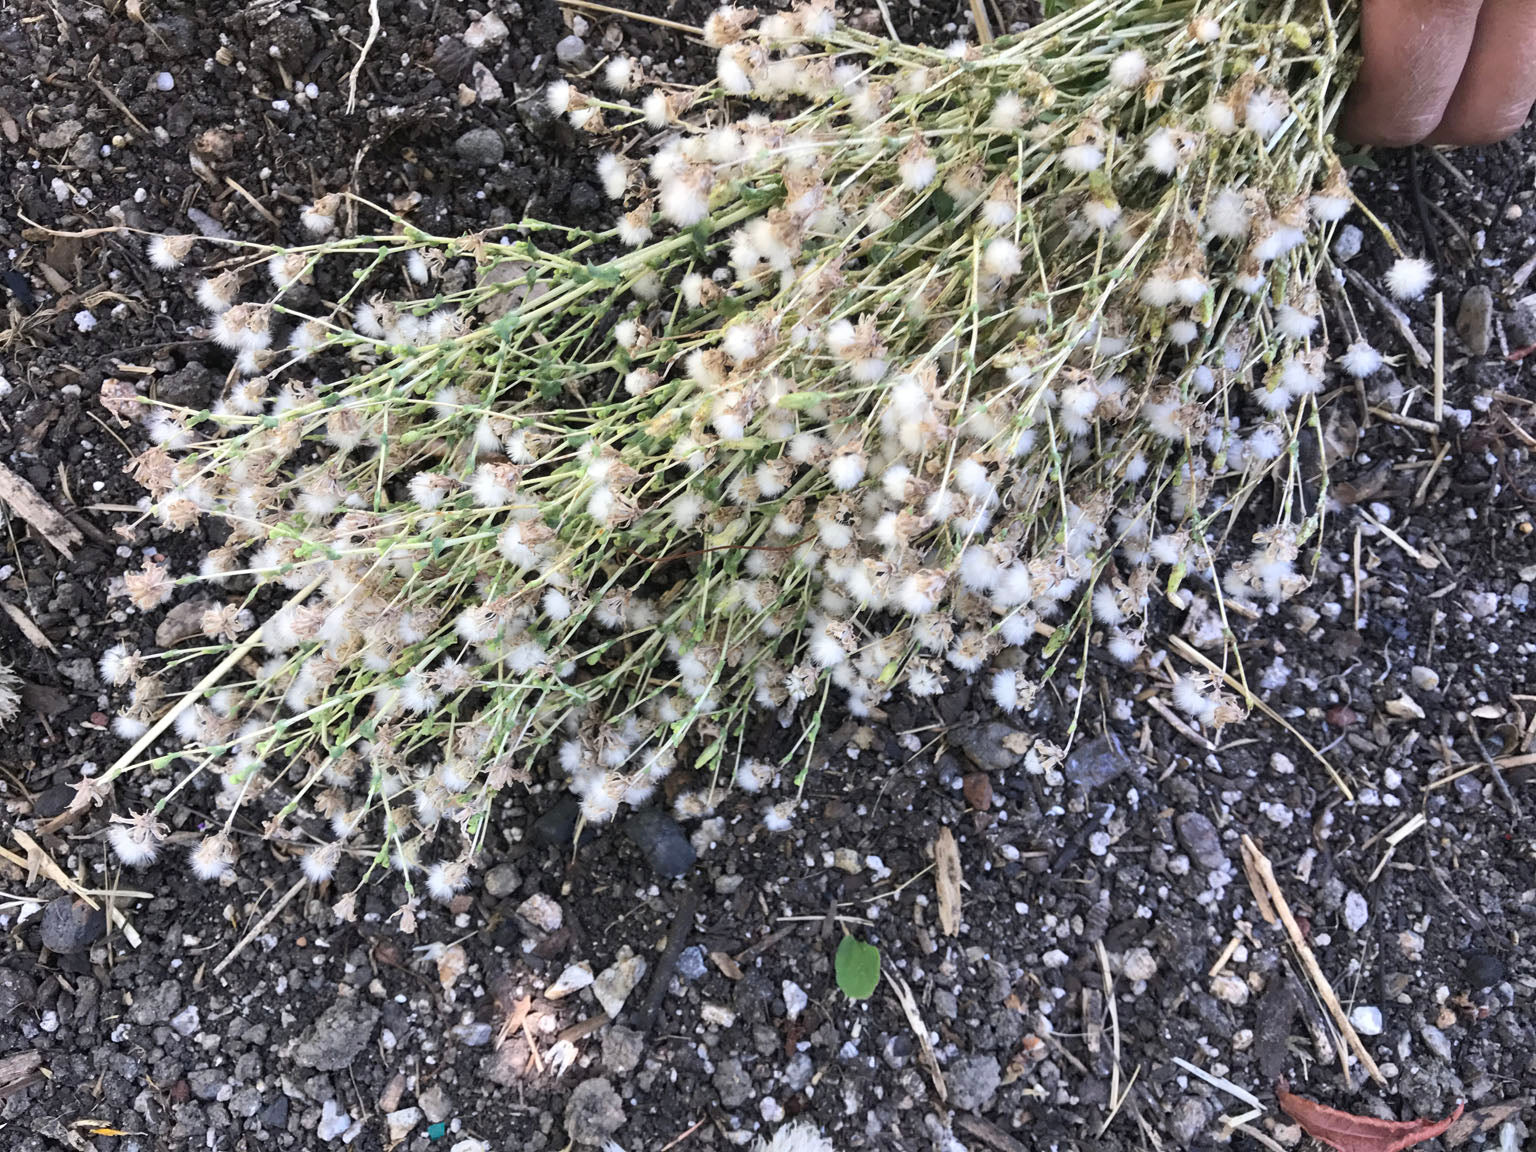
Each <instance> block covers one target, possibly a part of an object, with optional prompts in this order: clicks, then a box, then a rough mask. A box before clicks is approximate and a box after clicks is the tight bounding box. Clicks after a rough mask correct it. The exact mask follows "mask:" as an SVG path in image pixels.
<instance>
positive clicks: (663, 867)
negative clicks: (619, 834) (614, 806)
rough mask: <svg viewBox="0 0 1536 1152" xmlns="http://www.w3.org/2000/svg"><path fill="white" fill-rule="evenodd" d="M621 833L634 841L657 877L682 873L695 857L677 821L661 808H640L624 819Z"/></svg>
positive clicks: (689, 866)
mask: <svg viewBox="0 0 1536 1152" xmlns="http://www.w3.org/2000/svg"><path fill="white" fill-rule="evenodd" d="M624 835H626V836H628V837H629V838H630V840H632V841H633V842H634V845H635V847H636V848H638V849H640V854H641V855H642V856H644V857H645V862H646V863H647V864H649V865H650V866H651V869H652V870H653V871H654V872H655V873H656V874H657V875H658V876H669V877H670V876H681V875H683V874H684V873H685V872H687V871H688V869H690V868H692V867H693V862H694V860H695V859H697V856H696V855H695V853H694V851H693V845H692V844H690V843H688V837H687V836H685V835H683V830H682V828H681V827H679V826H678V823H677V821H676V820H674V819H672V817H671V816H669V815H668V814H667V813H666V812H665V811H663V810H662V809H660V808H642V809H641V810H640V811H639V812H636V813H635V814H634V815H633V816H631V817H630V818H629V819H628V820H626V821H624Z"/></svg>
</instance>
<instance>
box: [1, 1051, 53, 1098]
mask: <svg viewBox="0 0 1536 1152" xmlns="http://www.w3.org/2000/svg"><path fill="white" fill-rule="evenodd" d="M42 1066H43V1054H42V1053H41V1052H13V1053H11V1054H10V1055H9V1056H0V1100H4V1099H5V1098H6V1097H7V1096H14V1095H15V1094H16V1093H17V1092H20V1091H21V1090H22V1089H23V1088H30V1087H31V1086H32V1085H33V1084H36V1083H37V1082H38V1081H39V1080H41V1079H42V1078H43V1076H42V1073H41V1072H39V1071H38V1069H39V1068H41V1067H42Z"/></svg>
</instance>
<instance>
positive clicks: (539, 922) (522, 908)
mask: <svg viewBox="0 0 1536 1152" xmlns="http://www.w3.org/2000/svg"><path fill="white" fill-rule="evenodd" d="M516 915H517V918H518V920H519V921H521V922H522V924H523V926H524V927H525V928H527V929H528V931H529V932H531V933H533V934H534V935H537V936H548V935H550V934H551V933H554V932H558V931H560V925H561V924H563V923H565V913H564V912H562V911H561V910H560V905H558V904H556V903H555V902H554V901H553V900H551V899H550V898H549V897H548V896H546V895H544V893H542V892H535V893H534V894H533V895H532V896H530V897H528V899H526V900H524V901H523V902H522V903H521V904H519V905H518V906H517V913H516Z"/></svg>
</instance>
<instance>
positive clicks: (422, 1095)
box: [416, 1084, 453, 1124]
mask: <svg viewBox="0 0 1536 1152" xmlns="http://www.w3.org/2000/svg"><path fill="white" fill-rule="evenodd" d="M416 1104H417V1107H419V1108H420V1109H421V1114H422V1115H423V1116H425V1117H426V1118H427V1123H428V1124H444V1123H447V1121H448V1118H449V1117H450V1116H452V1115H453V1101H452V1100H451V1099H449V1096H448V1093H447V1092H444V1091H443V1086H442V1085H441V1084H433V1085H432V1086H431V1087H429V1088H428V1089H427V1090H426V1091H424V1092H418V1093H416Z"/></svg>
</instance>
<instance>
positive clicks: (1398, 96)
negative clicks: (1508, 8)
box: [1343, 0, 1521, 144]
mask: <svg viewBox="0 0 1536 1152" xmlns="http://www.w3.org/2000/svg"><path fill="white" fill-rule="evenodd" d="M1511 2H1512V3H1515V4H1519V3H1520V2H1521V0H1511ZM1480 6H1481V0H1366V3H1365V4H1364V5H1363V7H1362V9H1361V12H1360V39H1361V45H1362V48H1363V49H1364V57H1365V59H1364V61H1363V62H1362V64H1361V67H1360V75H1359V77H1357V78H1356V80H1355V84H1354V87H1353V88H1352V89H1351V90H1350V94H1349V100H1348V103H1347V104H1346V106H1345V109H1344V122H1343V130H1344V135H1345V136H1346V137H1348V138H1349V139H1351V140H1353V141H1354V142H1355V143H1357V144H1416V143H1418V142H1419V141H1420V140H1422V139H1423V138H1424V137H1425V136H1428V135H1429V134H1430V132H1432V131H1434V129H1435V127H1436V126H1437V125H1438V124H1439V123H1440V121H1441V120H1442V119H1443V118H1444V115H1445V109H1446V106H1447V105H1448V104H1449V103H1450V101H1451V95H1452V93H1454V92H1455V90H1456V83H1457V81H1458V79H1459V78H1460V77H1461V74H1462V71H1463V67H1464V65H1465V64H1466V62H1467V56H1468V54H1469V53H1470V51H1471V48H1472V39H1473V35H1474V33H1475V32H1476V29H1477V13H1478V9H1479V7H1480Z"/></svg>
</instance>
